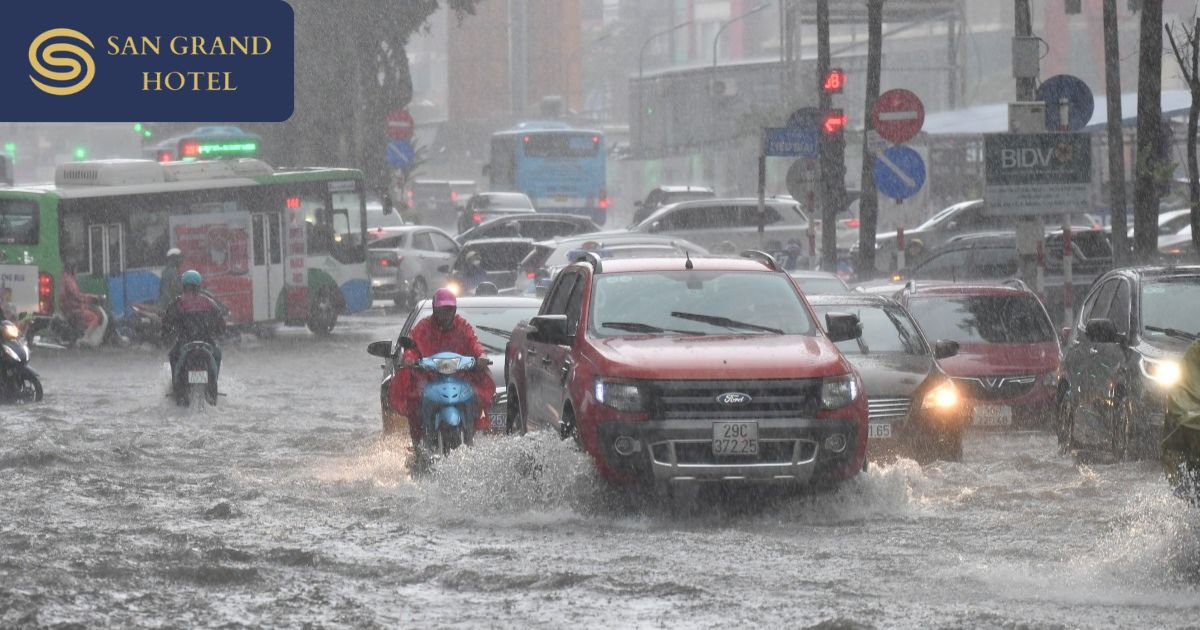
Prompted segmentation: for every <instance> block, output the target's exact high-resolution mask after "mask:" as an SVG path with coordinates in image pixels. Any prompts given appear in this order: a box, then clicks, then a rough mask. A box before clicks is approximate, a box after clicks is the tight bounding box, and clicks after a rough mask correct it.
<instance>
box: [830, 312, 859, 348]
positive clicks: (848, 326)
mask: <svg viewBox="0 0 1200 630" xmlns="http://www.w3.org/2000/svg"><path fill="white" fill-rule="evenodd" d="M825 329H826V330H828V331H829V339H830V341H833V342H834V343H837V342H839V341H850V340H851V339H858V338H859V337H861V336H862V323H861V322H859V321H858V316H857V315H851V314H849V313H826V314H825Z"/></svg>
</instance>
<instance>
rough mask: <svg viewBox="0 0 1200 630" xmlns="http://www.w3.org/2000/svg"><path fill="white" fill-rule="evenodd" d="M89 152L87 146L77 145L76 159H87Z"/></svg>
mask: <svg viewBox="0 0 1200 630" xmlns="http://www.w3.org/2000/svg"><path fill="white" fill-rule="evenodd" d="M87 154H88V152H87V147H84V146H79V147H75V159H76V160H86V159H87Z"/></svg>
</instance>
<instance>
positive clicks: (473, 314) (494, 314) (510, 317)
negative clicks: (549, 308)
mask: <svg viewBox="0 0 1200 630" xmlns="http://www.w3.org/2000/svg"><path fill="white" fill-rule="evenodd" d="M539 307H540V303H531V304H530V305H529V306H503V307H501V306H464V305H462V304H459V306H458V314H459V315H461V316H462V318H463V319H465V320H467V323H468V324H470V325H471V327H472V328H474V329H475V336H476V337H478V338H479V343H482V344H483V346H484V347H485V348H487V351H488V352H489V353H491V354H503V353H504V347H505V345H506V344H507V343H508V338H509V336H510V335H511V334H512V329H513V328H516V326H517V324H518V323H519V322H521V321H522V320H528V319H533V317H534V316H535V315H537V312H538V308H539ZM432 314H433V308H432V307H431V306H430V305H429V302H426V303H425V306H424V307H423V308H422V309H421V311H420V312H419V313H417V317H416V319H414V320H412V321H413V322H419V321H421V320H422V319H425V318H426V317H429V316H430V315H432ZM404 334H408V331H405V332H404Z"/></svg>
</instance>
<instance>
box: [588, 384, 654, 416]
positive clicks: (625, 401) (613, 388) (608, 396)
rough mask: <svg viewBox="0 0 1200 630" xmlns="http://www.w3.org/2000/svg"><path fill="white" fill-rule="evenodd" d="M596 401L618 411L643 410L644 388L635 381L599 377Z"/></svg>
mask: <svg viewBox="0 0 1200 630" xmlns="http://www.w3.org/2000/svg"><path fill="white" fill-rule="evenodd" d="M594 393H595V395H596V401H597V402H599V403H600V404H602V405H605V406H608V407H612V408H613V409H616V410H617V411H641V410H642V406H643V405H642V390H641V388H640V387H638V386H637V384H635V383H619V382H616V383H614V382H612V381H605V380H602V379H598V380H597V381H596V388H595V392H594Z"/></svg>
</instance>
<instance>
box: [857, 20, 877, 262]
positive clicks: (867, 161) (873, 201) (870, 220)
mask: <svg viewBox="0 0 1200 630" xmlns="http://www.w3.org/2000/svg"><path fill="white" fill-rule="evenodd" d="M883 1H884V0H867V102H866V105H865V108H864V109H863V112H864V117H865V119H864V121H863V158H862V196H861V198H860V201H859V204H860V205H859V211H858V217H859V220H860V223H859V229H858V243H859V245H858V258H859V259H858V261H856V265H857V267H858V268H859V269H861V270H862V273H864V274H873V273H874V272H875V231H876V229H877V228H878V226H879V192H878V191H877V190H876V189H875V156H874V155H873V154H872V153H871V151H870V142H871V137H870V136H871V131H872V130H873V127H872V126H871V111H872V110H873V109H874V108H875V101H876V99H878V98H879V83H880V76H879V75H880V74H881V73H882V72H881V66H882V63H883Z"/></svg>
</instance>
